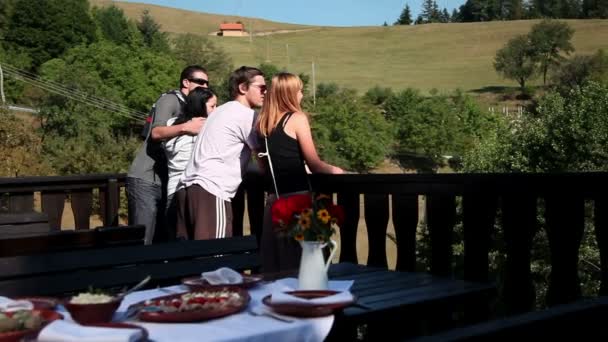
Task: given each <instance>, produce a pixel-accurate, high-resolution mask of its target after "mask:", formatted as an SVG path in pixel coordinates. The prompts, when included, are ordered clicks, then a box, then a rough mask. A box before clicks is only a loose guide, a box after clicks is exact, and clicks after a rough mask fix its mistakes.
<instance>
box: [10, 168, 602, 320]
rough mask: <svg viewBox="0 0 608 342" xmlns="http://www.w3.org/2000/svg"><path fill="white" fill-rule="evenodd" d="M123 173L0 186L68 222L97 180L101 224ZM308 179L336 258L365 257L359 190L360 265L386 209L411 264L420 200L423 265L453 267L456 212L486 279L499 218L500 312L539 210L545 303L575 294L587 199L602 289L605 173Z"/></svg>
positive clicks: (110, 213)
mask: <svg viewBox="0 0 608 342" xmlns="http://www.w3.org/2000/svg"><path fill="white" fill-rule="evenodd" d="M124 177H125V176H124V175H94V176H74V177H32V178H15V179H0V194H2V193H8V198H9V209H10V210H11V211H19V210H30V209H31V208H32V203H33V197H32V196H33V193H34V192H37V191H39V192H41V196H42V204H43V206H42V207H43V211H44V212H46V213H48V214H49V217H52V218H53V219H54V220H55V221H54V222H57V221H56V220H57V219H56V218H57V213H58V212H60V209H59V208H60V207H62V205H63V199H65V196H66V194H69V195H70V196H72V203H73V204H72V205H73V206H74V204H76V206H75V208H76V209H75V210H74V213H75V216H77V218H76V223H77V228H87V227H88V226H87V225H88V216H87V215H90V213H91V207H92V205H91V204H92V190H93V189H99V193H100V203H101V204H102V213H104V215H103V217H104V224H106V225H110V224H113V223H116V220H117V213H118V205H119V200H118V194H119V187H121V186H123V184H124ZM261 184H262V181H261V178H260V176H256V175H250V176H249V177H247V179H246V183H244V185H243V189H245V190H246V191H247V199H248V201H247V205H248V212H249V213H250V215H249V216H250V226H251V231H252V232H253V233H258V232H260V230H261V225H262V216H263V212H262V211H263V201H264V192H263V188H262V187H261V186H260V185H261ZM312 184H313V187H314V188H315V190H319V191H323V192H325V193H335V194H337V199H338V202H339V203H340V204H341V205H343V206H344V207H345V211H346V222H345V223H344V224H343V226H342V227H341V228H340V239H341V241H340V249H341V252H340V259H341V260H340V261H350V262H359V263H365V261H364V260H357V248H356V236H357V228H358V221H359V215H360V212H359V211H360V209H359V208H360V204H361V203H360V198H361V195H363V207H364V221H365V224H366V226H367V234H368V236H367V240H368V242H369V252H368V260H367V264H369V265H374V266H381V267H386V266H387V253H386V250H387V246H386V233H387V227H388V221H389V218H391V217H392V221H393V225H394V228H395V235H396V244H397V265H396V269H397V270H401V271H414V270H416V265H417V262H418V260H417V257H416V248H417V242H416V231H417V229H418V222H419V212H420V211H421V210H420V209H424V210H423V212H426V224H427V227H428V230H429V239H430V243H429V247H430V256H429V262H428V264H429V265H430V267H429V269H430V272H431V273H433V274H436V275H445V276H452V275H453V266H452V265H453V261H454V255H453V254H454V253H453V251H452V246H453V244H454V243H457V242H460V241H456V240H455V234H454V226H455V224H456V222H457V220H458V218H459V217H460V215H462V216H461V217H462V231H463V240H462V242H463V244H464V263H463V268H464V271H463V277H464V278H465V279H467V280H473V281H488V280H494V279H489V278H490V275H489V271H490V263H489V259H488V254H489V251H490V248H491V233H492V232H493V230H494V226H495V224H496V223H498V226H500V227H501V229H502V234H503V237H504V246H505V247H504V251H505V253H506V255H507V257H506V261H505V265H504V269H503V272H502V273H503V274H504V277H503V283H502V284H501V285H502V286H501V288H502V289H503V291H502V295H503V298H504V303H505V305H506V310H507V312H509V313H516V312H524V311H529V310H530V309H532V308H533V305H534V301H535V295H534V287H533V281H532V272H531V269H530V264H531V251H532V248H533V247H532V239H533V237H534V234H535V233H536V231H537V229H538V216H539V215H540V214H542V215H544V219H545V228H546V231H547V236H548V240H549V246H550V255H551V267H552V268H551V269H552V272H551V276H550V278H549V283H548V291H547V303H548V304H549V305H554V304H558V303H564V302H569V301H572V300H575V299H577V298H579V297H580V295H581V289H580V281H579V276H578V253H579V247H580V244H581V238H582V235H583V231H584V227H585V205H587V206H591V207H592V208H593V225H594V227H595V235H596V240H597V245H598V247H599V249H600V259H601V276H600V278H601V288H600V291H599V294H600V295H606V294H608V227H607V225H608V219H607V214H608V198H607V197H608V191H607V190H608V189H607V186H606V184H608V173H564V174H434V175H427V174H408V175H403V174H391V175H377V174H373V175H339V176H331V175H315V176H313V177H312ZM243 189H241V191H240V192H239V195H238V196H237V197H236V198H235V199H234V201H233V209H234V216H235V222H234V226H235V229H234V231H235V235H238V234H242V225H243V219H242V218H243V210H244V203H245V202H244V200H243V194H244V192H243V191H242V190H243ZM419 196H424V197H425V199H426V200H425V201H424V203H426V208H419V203H420V201H419ZM389 201H390V203H389ZM389 208H392V212H389ZM60 217H61V215H59V218H60ZM85 217H86V218H87V220H86V221H87V222H86V223H85ZM497 219H498V221H497ZM55 226H56V225H55ZM239 228H240V229H239Z"/></svg>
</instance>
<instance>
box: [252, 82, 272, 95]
mask: <svg viewBox="0 0 608 342" xmlns="http://www.w3.org/2000/svg"><path fill="white" fill-rule="evenodd" d="M250 86H254V87H258V88H260V92H262V93H265V92H266V89H268V88H266V85H265V84H250Z"/></svg>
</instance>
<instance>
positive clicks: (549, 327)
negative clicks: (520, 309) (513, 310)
mask: <svg viewBox="0 0 608 342" xmlns="http://www.w3.org/2000/svg"><path fill="white" fill-rule="evenodd" d="M606 317H608V297H599V298H596V299H589V300H581V301H577V302H573V303H569V304H562V305H557V306H554V307H552V308H549V309H545V310H541V311H534V312H528V313H524V314H519V315H516V316H510V317H507V318H503V319H497V320H492V321H488V322H484V323H479V324H475V325H472V326H467V327H463V328H457V329H453V330H450V331H447V332H444V333H440V334H437V335H432V336H426V337H422V338H418V339H415V340H414V341H417V342H439V341H442V342H444V341H517V340H521V341H523V340H529V339H532V340H543V341H544V340H556V341H558V340H566V341H570V340H581V341H606V340H608V329H607V328H606Z"/></svg>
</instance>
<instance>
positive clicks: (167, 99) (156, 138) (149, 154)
mask: <svg viewBox="0 0 608 342" xmlns="http://www.w3.org/2000/svg"><path fill="white" fill-rule="evenodd" d="M208 86H209V78H208V76H207V71H206V70H205V68H203V67H201V66H199V65H191V66H188V67H186V68H185V69H184V70H183V71H182V73H181V75H180V81H179V89H175V90H172V91H169V92H166V93H163V94H162V95H161V96H160V97H159V99H158V100H157V101H156V103H155V104H154V105H153V107H152V110H151V115H150V116H149V117H148V120H149V122H148V123H149V124H150V126H151V127H152V128H151V130H147V131H146V133H145V136H144V138H145V141H144V143H143V144H142V146H141V147H140V149H139V150H138V151H137V155H136V156H135V160H133V163H132V164H131V167H130V168H129V173H128V174H127V180H126V188H127V199H128V202H129V224H130V225H135V224H143V225H144V226H145V227H146V235H145V238H144V242H145V243H146V244H151V243H152V241H153V240H154V241H155V242H161V241H167V240H170V239H172V238H173V237H174V234H175V233H174V232H168V231H167V230H166V227H164V226H161V224H162V222H164V220H163V213H164V207H165V202H166V199H167V194H166V188H167V187H166V182H167V160H166V159H165V155H164V152H163V150H162V147H161V143H162V141H165V140H169V139H171V138H174V137H177V136H180V135H193V136H194V135H197V134H198V132H199V131H200V130H201V128H202V127H203V124H204V122H205V118H202V117H197V118H193V119H192V120H190V121H188V122H185V123H183V124H178V125H173V126H167V121H168V120H169V119H171V118H172V117H175V116H178V115H180V114H181V113H182V109H183V104H184V103H185V98H186V96H187V95H188V94H189V93H190V91H192V90H193V89H195V88H197V87H205V88H207V87H208ZM157 225H158V227H157ZM156 228H158V229H156Z"/></svg>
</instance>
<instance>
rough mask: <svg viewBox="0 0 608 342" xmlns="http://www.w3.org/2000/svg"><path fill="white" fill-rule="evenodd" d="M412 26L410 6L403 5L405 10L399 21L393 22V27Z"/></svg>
mask: <svg viewBox="0 0 608 342" xmlns="http://www.w3.org/2000/svg"><path fill="white" fill-rule="evenodd" d="M411 24H412V13H411V12H410V6H409V5H408V4H405V8H404V9H403V11H402V12H401V15H400V16H399V19H397V21H396V22H395V25H411Z"/></svg>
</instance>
